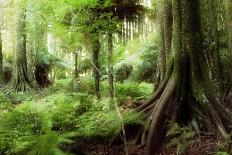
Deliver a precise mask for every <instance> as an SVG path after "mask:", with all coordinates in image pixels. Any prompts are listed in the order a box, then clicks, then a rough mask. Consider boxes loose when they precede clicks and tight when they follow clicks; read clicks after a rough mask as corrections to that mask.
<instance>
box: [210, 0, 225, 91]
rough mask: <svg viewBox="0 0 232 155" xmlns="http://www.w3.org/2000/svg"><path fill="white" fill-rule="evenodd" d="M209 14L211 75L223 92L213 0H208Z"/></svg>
mask: <svg viewBox="0 0 232 155" xmlns="http://www.w3.org/2000/svg"><path fill="white" fill-rule="evenodd" d="M208 4H209V15H210V22H211V23H212V26H211V31H212V33H213V51H212V65H213V71H212V73H213V76H214V77H215V79H216V81H217V83H218V86H219V91H220V93H223V92H224V85H223V77H222V67H221V61H220V55H219V36H218V35H219V34H218V21H217V12H216V8H215V4H216V3H215V1H209V3H208Z"/></svg>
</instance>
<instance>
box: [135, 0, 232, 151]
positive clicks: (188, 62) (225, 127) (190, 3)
mask: <svg viewBox="0 0 232 155" xmlns="http://www.w3.org/2000/svg"><path fill="white" fill-rule="evenodd" d="M172 4H173V41H172V43H173V44H172V50H173V52H174V57H173V58H172V59H173V60H171V59H169V63H168V64H167V66H168V69H167V70H168V71H167V72H166V74H165V78H164V80H163V81H162V82H161V83H160V86H159V87H158V89H157V91H156V92H155V93H154V95H153V96H152V97H151V98H150V99H149V100H148V101H147V102H145V103H144V104H143V105H141V106H140V107H139V108H138V109H137V110H139V111H142V112H145V114H146V116H147V117H148V119H149V120H150V128H149V131H148V136H147V146H146V155H154V154H155V153H157V152H159V148H160V146H161V145H160V144H162V139H163V137H164V135H165V130H166V124H167V122H168V121H170V120H174V121H177V122H179V123H181V124H187V123H188V122H189V121H191V120H192V119H194V117H196V118H195V119H196V120H198V121H199V122H198V123H199V124H201V125H202V126H205V125H206V123H205V121H203V120H200V119H198V118H197V116H198V115H196V114H195V115H194V109H196V108H197V109H200V110H201V111H202V113H203V115H206V116H209V115H210V118H209V120H208V119H207V121H209V122H210V124H213V126H214V127H215V129H216V131H217V132H218V133H220V134H221V136H222V137H224V138H225V137H226V134H227V132H229V131H231V127H230V125H231V124H232V113H231V111H230V110H229V109H228V108H226V107H225V106H224V105H223V104H221V103H220V101H219V97H218V96H217V93H216V92H215V88H214V86H213V84H212V81H211V80H210V78H209V76H208V74H207V73H208V72H207V68H206V67H207V65H206V60H205V58H204V56H203V55H204V53H203V46H202V42H203V40H202V35H201V22H200V21H201V20H200V13H199V0H173V3H172ZM199 90H203V91H202V92H201V94H200V96H205V97H203V99H204V100H206V101H207V103H208V104H207V105H208V108H202V105H201V103H200V101H198V98H199V95H198V94H197V93H199ZM208 130H209V131H212V129H208Z"/></svg>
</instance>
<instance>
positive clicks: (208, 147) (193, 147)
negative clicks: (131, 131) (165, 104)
mask: <svg viewBox="0 0 232 155" xmlns="http://www.w3.org/2000/svg"><path fill="white" fill-rule="evenodd" d="M217 141H218V140H217V138H216V136H215V135H212V134H209V135H205V136H201V137H199V138H197V139H195V140H193V143H192V144H190V145H189V146H188V147H187V148H186V150H185V154H186V155H214V154H217V153H218V143H217ZM127 144H128V146H127V149H128V153H129V155H144V154H145V147H144V146H139V145H136V144H135V142H134V140H133V139H132V140H129V141H128V142H127ZM161 145H162V147H161V149H160V153H159V155H178V153H177V152H178V149H179V148H178V146H175V147H168V146H167V145H168V144H161ZM78 147H79V149H80V150H82V151H83V152H86V154H91V155H125V145H124V144H121V145H109V144H107V143H101V142H91V143H90V142H82V143H80V144H79V145H78ZM224 155H226V154H224Z"/></svg>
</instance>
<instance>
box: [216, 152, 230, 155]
mask: <svg viewBox="0 0 232 155" xmlns="http://www.w3.org/2000/svg"><path fill="white" fill-rule="evenodd" d="M215 155H229V153H227V152H217V153H216V154H215Z"/></svg>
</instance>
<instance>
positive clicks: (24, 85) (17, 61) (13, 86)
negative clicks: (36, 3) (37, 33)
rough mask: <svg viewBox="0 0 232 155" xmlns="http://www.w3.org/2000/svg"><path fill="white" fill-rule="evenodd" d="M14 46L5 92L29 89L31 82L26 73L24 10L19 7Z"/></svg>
mask: <svg viewBox="0 0 232 155" xmlns="http://www.w3.org/2000/svg"><path fill="white" fill-rule="evenodd" d="M16 33H17V34H16V39H17V42H16V48H15V50H14V62H13V63H14V70H13V75H12V78H11V81H10V83H9V84H8V85H7V86H6V87H5V89H4V90H5V92H6V93H9V92H11V91H30V90H31V88H32V84H31V82H30V81H29V78H28V74H27V56H26V10H25V9H22V8H19V11H18V16H17V31H16Z"/></svg>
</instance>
